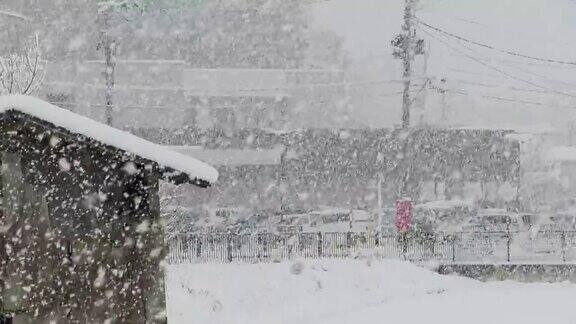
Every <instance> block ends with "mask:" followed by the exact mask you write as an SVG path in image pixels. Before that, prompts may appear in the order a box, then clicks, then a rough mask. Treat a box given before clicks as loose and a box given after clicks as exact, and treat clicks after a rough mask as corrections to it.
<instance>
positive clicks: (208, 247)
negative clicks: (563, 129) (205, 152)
mask: <svg viewBox="0 0 576 324" xmlns="http://www.w3.org/2000/svg"><path fill="white" fill-rule="evenodd" d="M364 254H373V255H378V256H380V257H383V258H400V259H406V260H412V261H430V260H438V261H442V262H446V263H574V262H576V232H565V231H541V232H536V233H522V232H509V231H492V232H488V231H484V232H461V233H457V234H453V235H436V236H435V237H434V238H431V237H427V238H422V237H411V236H408V237H404V236H397V235H385V236H380V235H375V234H369V233H295V234H282V235H279V234H270V233H266V234H186V235H179V236H176V237H174V238H173V239H172V240H171V241H170V253H169V257H168V260H169V262H171V263H198V262H273V261H280V260H287V259H293V258H355V257H358V256H360V255H364Z"/></svg>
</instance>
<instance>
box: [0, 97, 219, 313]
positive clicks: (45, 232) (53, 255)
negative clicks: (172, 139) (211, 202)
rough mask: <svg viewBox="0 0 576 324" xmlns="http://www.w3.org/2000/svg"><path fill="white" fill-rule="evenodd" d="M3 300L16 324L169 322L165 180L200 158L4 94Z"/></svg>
mask: <svg viewBox="0 0 576 324" xmlns="http://www.w3.org/2000/svg"><path fill="white" fill-rule="evenodd" d="M0 152H1V153H0V160H1V164H2V173H1V190H0V193H1V199H0V201H1V209H0V211H1V217H0V228H1V229H2V230H1V234H0V246H1V247H2V248H0V280H1V284H2V285H1V286H0V292H1V294H0V296H1V299H0V301H1V304H0V307H1V308H2V309H1V310H2V312H3V313H4V314H12V315H14V316H15V319H16V321H17V322H26V323H28V322H30V323H32V322H34V323H38V322H42V323H44V322H48V321H50V322H61V321H65V322H81V323H103V322H106V321H111V322H117V323H165V322H166V312H165V292H164V287H163V285H164V277H163V270H162V267H161V262H162V260H163V258H164V256H165V254H166V248H165V245H164V230H163V225H162V222H160V211H159V197H158V190H159V181H160V179H165V180H168V181H172V182H175V183H177V184H182V183H191V184H193V185H195V186H199V187H208V186H209V185H210V184H212V183H213V182H214V181H216V179H217V177H218V173H217V171H216V170H214V169H212V168H211V167H210V166H208V165H206V164H204V163H202V162H199V161H197V160H195V159H193V158H190V157H187V156H184V155H181V154H178V153H175V152H172V151H169V150H166V149H163V148H162V147H160V146H158V145H156V144H152V143H150V142H147V141H145V140H142V139H140V138H138V137H136V136H133V135H130V134H128V133H125V132H122V131H119V130H116V129H114V128H111V127H109V126H106V125H103V124H101V123H98V122H95V121H93V120H91V119H88V118H86V117H82V116H79V115H77V114H74V113H72V112H70V111H68V110H65V109H62V108H59V107H56V106H53V105H50V104H48V103H46V102H43V101H41V100H38V99H35V98H31V97H25V96H9V97H0Z"/></svg>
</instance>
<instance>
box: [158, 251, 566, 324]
mask: <svg viewBox="0 0 576 324" xmlns="http://www.w3.org/2000/svg"><path fill="white" fill-rule="evenodd" d="M167 280H168V281H167V282H168V287H167V288H168V292H167V294H168V318H169V320H170V321H172V322H173V323H205V324H216V323H218V324H226V323H234V324H242V323H251V324H260V323H262V324H264V323H265V324H276V323H278V324H280V323H282V324H284V323H298V324H312V323H329V324H345V323H443V324H452V323H454V324H456V323H458V324H460V323H478V324H486V323H523V324H527V323H534V324H536V323H566V324H569V323H576V310H575V309H574V307H573V303H574V300H575V298H576V286H575V285H573V284H569V283H561V284H520V283H513V282H493V283H481V282H477V281H473V280H470V279H464V278H458V277H450V276H440V275H438V274H436V273H433V272H431V271H428V270H426V269H423V268H419V267H417V266H415V265H412V264H408V263H403V262H399V261H370V260H346V261H327V260H326V261H304V262H302V261H296V262H292V263H277V264H253V265H248V264H242V265H239V264H232V265H229V264H188V265H179V266H171V267H170V268H169V276H168V279H167Z"/></svg>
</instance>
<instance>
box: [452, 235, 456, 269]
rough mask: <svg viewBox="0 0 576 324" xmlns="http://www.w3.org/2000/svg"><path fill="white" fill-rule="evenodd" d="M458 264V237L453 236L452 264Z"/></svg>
mask: <svg viewBox="0 0 576 324" xmlns="http://www.w3.org/2000/svg"><path fill="white" fill-rule="evenodd" d="M454 262H456V235H454V236H452V263H454Z"/></svg>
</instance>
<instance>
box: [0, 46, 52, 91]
mask: <svg viewBox="0 0 576 324" xmlns="http://www.w3.org/2000/svg"><path fill="white" fill-rule="evenodd" d="M44 68H45V64H44V62H42V60H41V53H40V46H39V42H38V38H37V37H34V38H33V39H31V40H30V41H29V42H27V44H26V46H25V48H24V49H23V50H22V51H21V52H19V53H9V54H7V55H5V56H0V94H13V93H19V94H32V93H34V92H35V91H37V90H38V88H39V87H40V85H41V83H42V81H43V79H44Z"/></svg>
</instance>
